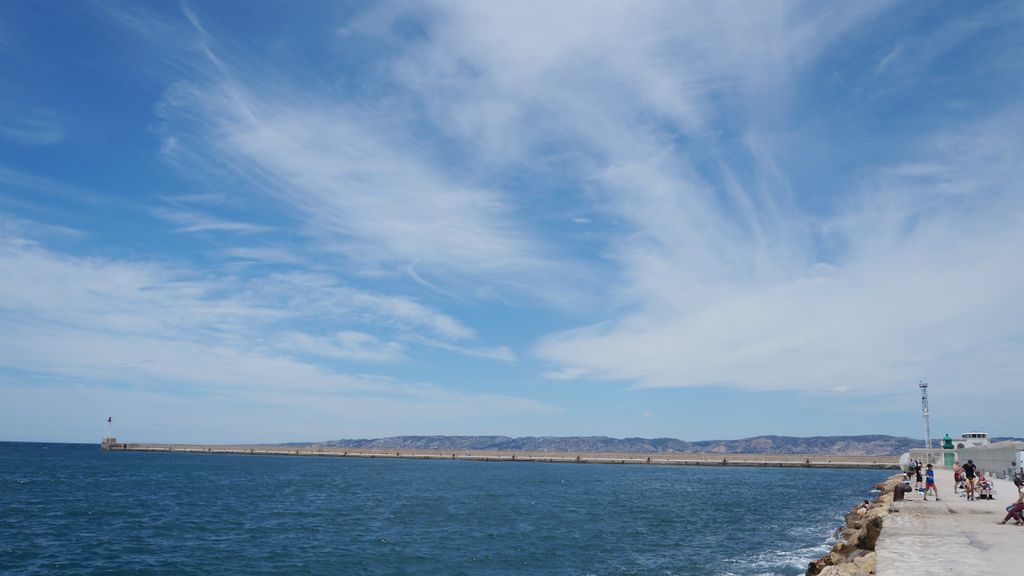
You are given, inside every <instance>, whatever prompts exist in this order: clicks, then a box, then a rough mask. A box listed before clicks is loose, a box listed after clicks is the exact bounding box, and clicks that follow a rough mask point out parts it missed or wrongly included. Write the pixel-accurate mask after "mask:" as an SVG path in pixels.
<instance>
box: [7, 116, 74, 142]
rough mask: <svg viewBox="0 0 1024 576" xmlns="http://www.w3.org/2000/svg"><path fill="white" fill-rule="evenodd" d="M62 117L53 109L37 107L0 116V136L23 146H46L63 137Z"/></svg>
mask: <svg viewBox="0 0 1024 576" xmlns="http://www.w3.org/2000/svg"><path fill="white" fill-rule="evenodd" d="M64 124H65V123H64V118H63V116H61V115H60V114H59V113H58V112H57V111H55V110H49V109H45V108H38V109H33V110H27V111H26V110H21V111H19V112H17V113H8V117H7V118H0V138H5V139H7V140H10V141H11V142H15V143H17V144H23V145H25V146H46V145H48V144H56V143H58V142H60V141H61V140H63V139H64V134H65V128H64Z"/></svg>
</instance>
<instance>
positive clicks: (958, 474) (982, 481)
mask: <svg viewBox="0 0 1024 576" xmlns="http://www.w3.org/2000/svg"><path fill="white" fill-rule="evenodd" d="M975 486H977V487H978V492H979V494H978V495H975V493H974V488H975ZM959 490H963V494H964V495H965V496H967V499H968V500H975V499H977V496H980V497H981V499H982V500H994V499H995V498H994V497H993V495H992V483H991V482H989V481H988V478H985V474H984V473H982V472H981V471H980V470H978V467H977V466H976V465H975V464H974V460H968V461H967V464H964V465H963V466H961V465H960V461H959V460H957V461H956V462H954V463H953V493H954V494H956V493H958V492H959Z"/></svg>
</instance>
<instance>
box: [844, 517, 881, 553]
mask: <svg viewBox="0 0 1024 576" xmlns="http://www.w3.org/2000/svg"><path fill="white" fill-rule="evenodd" d="M881 533H882V518H881V517H878V516H876V517H874V518H871V519H870V520H868V521H867V522H865V524H864V527H863V528H861V529H860V531H859V532H858V534H857V540H856V541H853V540H851V542H853V544H854V545H855V546H857V548H863V549H864V550H871V551H874V549H875V542H878V535H879V534H881Z"/></svg>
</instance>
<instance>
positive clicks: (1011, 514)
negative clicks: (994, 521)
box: [999, 490, 1024, 526]
mask: <svg viewBox="0 0 1024 576" xmlns="http://www.w3.org/2000/svg"><path fill="white" fill-rule="evenodd" d="M1021 512H1024V490H1022V491H1021V492H1020V495H1019V496H1017V501H1016V502H1014V503H1013V505H1012V506H1008V507H1007V508H1006V517H1004V518H1003V521H1002V522H999V524H1006V521H1007V520H1009V519H1010V518H1013V520H1014V522H1016V523H1017V526H1020V525H1022V524H1024V517H1021Z"/></svg>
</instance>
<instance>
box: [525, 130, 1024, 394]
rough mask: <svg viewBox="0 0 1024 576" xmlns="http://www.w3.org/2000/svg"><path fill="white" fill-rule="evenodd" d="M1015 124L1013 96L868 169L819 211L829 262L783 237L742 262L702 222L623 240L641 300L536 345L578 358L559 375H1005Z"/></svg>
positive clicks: (859, 381)
mask: <svg viewBox="0 0 1024 576" xmlns="http://www.w3.org/2000/svg"><path fill="white" fill-rule="evenodd" d="M1021 126H1022V123H1021V115H1020V113H1019V112H1017V111H1013V110H1011V111H1007V112H1003V113H999V114H996V115H995V116H994V117H992V118H991V119H990V120H988V121H986V122H983V123H981V124H980V125H978V126H975V127H974V128H973V129H970V130H964V129H962V128H961V129H958V131H957V133H956V134H939V135H937V136H936V137H934V138H933V139H932V140H931V142H930V143H927V144H924V145H923V146H921V147H920V148H919V149H918V150H917V154H918V155H919V156H920V157H921V160H920V161H919V162H912V163H909V164H901V165H898V166H895V167H894V168H892V169H889V168H882V169H880V170H878V171H877V172H876V173H875V174H876V175H875V176H874V177H871V178H866V179H865V183H864V185H863V188H862V190H861V191H860V192H859V194H857V195H855V198H856V199H855V200H852V201H851V202H850V203H849V204H848V205H847V206H846V207H845V209H844V210H842V211H841V212H840V213H839V214H838V215H837V216H836V217H835V219H834V220H832V221H831V222H829V223H828V224H827V225H826V226H825V229H826V230H828V231H829V232H828V234H829V235H830V236H831V237H832V240H833V241H834V242H837V243H839V244H842V245H843V246H844V247H845V249H844V250H843V251H842V252H841V254H842V256H841V257H840V258H839V259H838V260H837V261H836V262H835V263H833V264H830V265H820V264H816V263H815V262H814V261H813V260H809V259H807V257H808V256H809V254H807V253H804V252H799V251H796V250H797V249H798V248H799V245H791V246H789V247H788V248H787V250H790V251H796V252H794V253H793V256H794V257H793V258H790V259H782V260H777V259H776V260H769V261H768V264H769V268H768V269H767V270H763V271H761V272H760V273H759V274H756V275H751V274H750V273H749V270H751V269H753V268H752V267H751V266H750V265H749V264H747V263H745V262H744V261H743V260H742V259H740V260H736V259H732V258H730V255H731V254H735V253H749V252H747V250H748V247H747V246H746V245H745V243H744V242H742V241H737V240H736V239H735V238H732V237H731V236H729V235H725V234H722V233H718V232H715V231H714V230H710V229H706V228H698V229H697V232H699V233H700V239H702V240H703V241H705V242H709V243H711V244H710V246H709V247H708V248H702V249H700V250H699V251H698V254H697V255H692V254H690V253H689V252H687V251H685V250H679V249H678V248H677V247H678V246H680V245H686V244H687V241H686V240H685V237H684V238H682V239H680V240H679V241H677V242H669V241H665V242H663V243H653V242H644V243H638V244H636V245H626V246H624V247H622V248H621V250H622V252H621V254H620V260H621V261H622V262H623V263H624V273H625V278H626V281H627V283H628V284H629V286H630V291H631V295H632V301H634V302H636V303H637V308H638V309H639V310H638V311H636V312H633V313H627V314H625V315H623V316H621V317H620V318H618V319H617V320H616V321H615V322H609V323H605V324H603V325H600V326H594V327H590V328H582V329H579V330H574V331H568V332H564V333H561V334H556V335H552V336H551V337H549V338H547V339H545V340H544V341H542V342H541V343H540V345H539V347H538V352H539V354H540V355H541V356H542V357H544V358H546V359H547V360H549V361H550V362H552V363H554V364H555V365H560V366H569V367H571V368H569V369H568V371H566V370H565V369H563V370H562V371H561V372H560V373H558V374H568V375H569V376H577V377H588V378H593V379H616V380H623V381H626V382H633V383H636V384H637V385H639V386H650V387H674V386H704V385H714V384H728V385H734V386H738V387H743V388H751V389H760V390H776V389H802V390H857V391H861V392H866V391H877V390H880V389H886V388H889V387H890V386H892V385H894V384H898V383H906V382H915V381H917V379H919V378H927V377H928V375H929V374H939V375H941V377H942V378H943V379H945V380H951V381H984V382H986V385H987V386H989V387H990V388H989V389H990V390H993V391H994V390H999V389H1002V390H1007V389H1010V388H1012V387H1013V386H1015V385H1016V384H1015V382H1017V381H1019V379H1020V378H1021V377H1022V376H1024V373H1022V372H1021V368H1020V365H1019V362H1018V361H1017V359H1016V358H1017V356H1018V352H1017V351H1018V350H1019V346H1020V345H1021V344H1024V341H1022V333H1021V331H1020V328H1019V327H1020V326H1021V325H1022V323H1024V317H1022V316H1021V313H1020V310H1021V308H1020V307H1019V306H1018V305H1017V304H1016V301H1017V299H1018V298H1019V294H1021V293H1022V291H1024V268H1022V267H1021V266H1019V265H1018V264H1019V262H1020V258H1021V246H1024V204H1022V200H1021V198H1022V197H1021V195H1020V194H1019V193H1018V192H1019V182H1020V181H1021V178H1022V177H1024V172H1022V170H1021V168H1020V167H1019V162H1018V159H1019V158H1020V157H1021V156H1022V154H1024V147H1022V146H1021V144H1020V142H1019V140H1018V139H1017V137H1016V134H1017V133H1018V131H1019V129H1020V128H1021ZM662 209H664V205H662ZM661 211H662V210H660V209H659V210H657V211H652V212H661ZM671 213H674V212H671V211H670V214H671ZM647 220H648V222H649V224H648V225H647V226H646V227H645V229H647V230H653V229H656V228H652V226H656V225H657V223H658V222H659V221H660V220H658V219H657V217H656V215H655V214H650V215H649V216H647ZM712 221H713V220H712ZM668 235H669V232H665V236H666V237H671V236H668ZM801 259H804V260H805V262H806V264H804V265H803V266H799V265H795V264H794V263H795V262H799V261H800V260H801Z"/></svg>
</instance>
